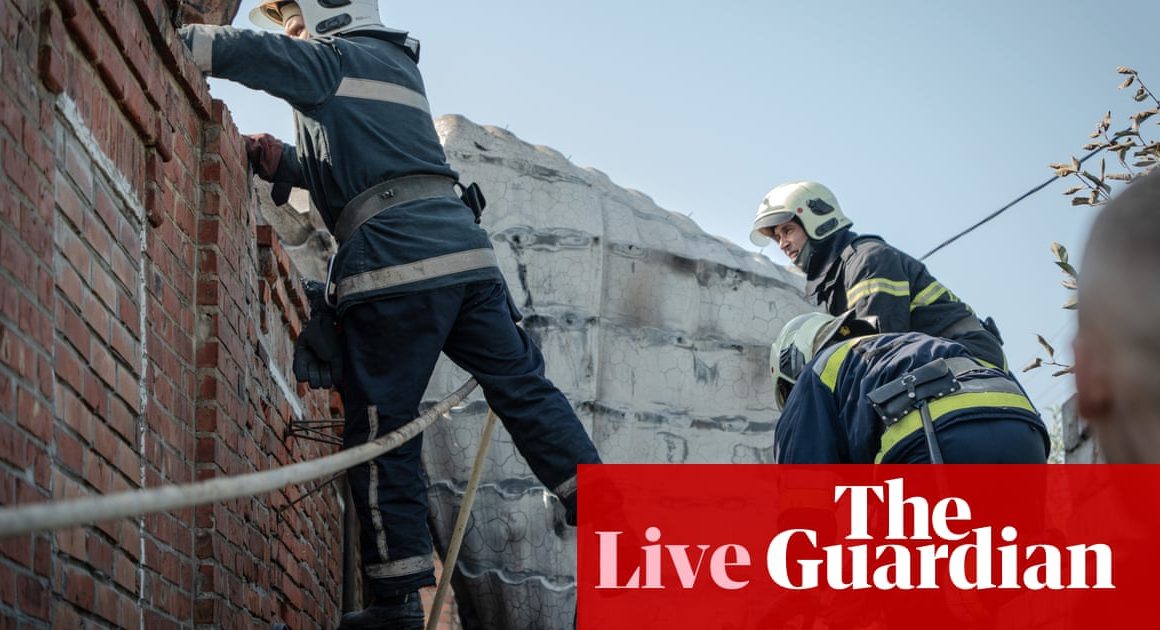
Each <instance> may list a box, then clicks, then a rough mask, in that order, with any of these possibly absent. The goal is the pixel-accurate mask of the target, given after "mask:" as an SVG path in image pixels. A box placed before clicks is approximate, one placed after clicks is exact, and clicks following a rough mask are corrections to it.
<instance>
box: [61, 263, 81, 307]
mask: <svg viewBox="0 0 1160 630" xmlns="http://www.w3.org/2000/svg"><path fill="white" fill-rule="evenodd" d="M56 286H57V288H59V289H60V291H61V293H63V294H64V295H65V297H67V298H68V299H69V301H70V302H71V303H72V304H73V305H74V306H80V305H81V304H83V303H84V302H83V300H84V286H83V284H82V282H81V277H80V276H79V275H77V272H76V270H75V269H73V267H72V265H68V264H58V265H57V270H56Z"/></svg>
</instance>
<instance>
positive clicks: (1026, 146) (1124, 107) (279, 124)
mask: <svg viewBox="0 0 1160 630" xmlns="http://www.w3.org/2000/svg"><path fill="white" fill-rule="evenodd" d="M255 4H256V2H255V0H243V2H242V9H241V12H240V13H239V15H238V20H237V21H236V24H238V25H239V26H242V25H248V21H247V20H246V14H247V13H248V12H249V10H250V8H251V7H253V6H254V5H255ZM380 6H381V8H382V12H383V17H384V21H385V22H386V23H387V24H388V25H390V26H394V27H397V28H402V29H406V30H410V31H411V32H412V34H413V35H414V36H415V37H418V38H419V39H420V40H421V41H422V42H423V55H422V62H421V64H420V68H421V69H422V70H423V73H424V76H425V78H426V82H427V90H428V95H429V99H430V101H431V105H432V110H433V113H434V114H435V115H441V114H451V113H454V114H462V115H464V116H466V117H468V118H469V119H471V120H473V121H474V122H476V123H480V124H490V125H496V126H499V127H505V128H507V129H508V130H510V131H512V132H513V133H515V134H516V135H518V136H519V137H520V138H522V139H523V140H525V141H528V142H531V143H534V144H543V145H547V146H550V147H552V148H554V149H556V150H558V151H560V152H561V153H563V154H564V155H566V156H568V157H569V158H570V159H571V160H572V161H573V162H575V163H576V164H578V165H580V166H590V167H594V168H597V169H599V170H601V171H603V172H605V173H607V174H608V175H609V177H611V178H612V180H613V181H614V182H616V183H617V184H619V185H621V186H624V187H627V188H634V189H636V190H639V191H641V192H644V193H645V194H647V195H649V196H651V197H652V198H653V199H654V200H655V201H656V202H657V203H658V204H659V205H660V206H662V207H664V208H666V209H668V210H672V211H674V212H681V213H684V214H688V215H691V217H692V218H693V220H695V221H696V222H697V223H699V224H700V225H701V227H703V228H704V229H705V230H706V231H707V232H710V233H712V234H716V235H719V236H722V237H724V238H727V239H729V240H731V241H733V242H736V243H738V244H739V245H741V246H742V247H745V248H746V249H756V248H754V247H753V246H751V245H750V244H749V240H748V233H749V225H750V223H751V221H752V219H753V214H754V212H755V210H756V208H757V204H758V202H759V201H760V200H761V198H762V197H763V196H764V195H765V193H766V192H767V191H768V190H769V189H770V188H772V187H773V186H775V185H777V184H779V183H781V182H784V181H788V180H794V179H812V180H816V181H820V182H822V183H825V184H826V185H827V186H829V187H830V188H831V189H832V190H834V192H835V193H836V194H837V196H838V199H839V201H840V203H841V205H842V207H843V209H844V210H845V211H846V212H847V214H849V215H850V216H851V217H852V218H853V219H854V229H855V230H856V231H859V232H862V233H873V234H879V235H881V236H883V237H884V238H886V239H887V240H888V241H889V242H891V243H892V244H894V245H895V246H897V247H900V248H902V249H904V250H906V251H908V252H910V253H911V254H913V255H915V256H918V255H921V254H922V253H924V252H926V251H927V250H929V249H930V248H932V247H933V246H935V245H937V244H938V243H939V242H941V241H942V240H944V239H945V238H947V237H949V236H951V235H952V234H954V233H955V232H957V231H959V230H960V229H962V228H965V227H966V226H969V225H971V224H972V223H974V222H975V221H977V220H978V219H980V218H982V217H983V216H985V215H987V214H989V213H990V212H992V211H993V210H995V209H997V208H999V207H1000V206H1002V205H1004V204H1006V203H1007V202H1009V201H1010V200H1012V199H1014V198H1015V197H1016V196H1018V195H1020V194H1022V193H1023V192H1025V191H1027V190H1028V189H1030V188H1031V187H1033V186H1035V185H1037V184H1039V183H1040V182H1042V181H1043V180H1044V179H1046V178H1047V177H1049V176H1050V175H1051V174H1052V173H1051V171H1050V170H1049V169H1048V168H1047V164H1048V163H1050V162H1056V161H1066V160H1068V159H1069V158H1070V157H1071V156H1072V155H1077V156H1078V155H1082V153H1083V151H1082V150H1081V148H1080V147H1082V145H1083V144H1085V143H1086V142H1088V133H1090V132H1091V131H1092V130H1093V129H1094V127H1095V124H1096V122H1097V121H1098V120H1099V119H1100V118H1102V117H1103V115H1104V114H1105V113H1106V112H1107V111H1108V110H1111V111H1112V116H1113V128H1114V129H1115V128H1119V127H1120V126H1123V123H1124V122H1125V121H1126V117H1127V116H1128V115H1130V114H1132V113H1135V112H1136V111H1138V109H1140V108H1139V107H1138V104H1137V103H1135V102H1134V101H1133V100H1132V98H1131V92H1130V91H1120V90H1117V89H1116V86H1117V85H1118V84H1119V82H1120V80H1121V78H1122V77H1120V76H1119V75H1117V74H1116V73H1115V69H1116V67H1117V66H1120V65H1127V66H1131V67H1133V68H1135V69H1136V70H1138V71H1139V72H1140V74H1141V77H1142V78H1143V79H1144V80H1145V82H1146V83H1148V84H1149V87H1151V88H1152V89H1153V91H1154V92H1158V93H1160V55H1157V52H1156V47H1155V44H1154V43H1153V44H1149V43H1148V42H1149V41H1153V40H1154V38H1155V35H1156V28H1155V27H1156V25H1157V24H1160V2H1157V1H1156V0H1110V1H1106V2H1098V3H1097V2H1093V1H1090V0H1085V1H1077V2H1072V3H1061V2H1058V1H1054V2H1047V1H1042V0H1033V1H1019V2H1016V1H1012V0H1007V1H1004V2H998V1H995V0H975V1H973V2H954V3H952V2H931V1H929V0H923V1H912V0H907V1H890V2H865V1H854V0H848V1H845V0H844V1H831V2H822V1H816V2H795V3H787V2H777V1H769V2H741V1H731V0H723V1H719V2H714V3H707V2H700V3H691V2H657V1H653V0H638V1H636V2H631V3H630V2H623V1H620V2H612V1H606V0H590V1H587V2H576V3H567V4H565V3H558V2H543V1H542V0H541V1H532V0H501V1H499V2H487V3H481V2H429V1H412V2H406V3H404V2H381V3H380ZM211 84H212V86H213V87H212V89H213V94H214V95H215V97H217V98H220V99H222V100H224V101H225V102H226V103H227V104H228V105H229V106H230V109H231V110H232V112H233V114H234V118H235V120H236V122H237V124H238V127H239V128H240V129H241V131H242V132H244V133H253V132H259V131H266V132H270V133H274V134H275V135H278V136H280V137H282V138H285V139H287V140H292V138H293V130H292V126H291V121H290V113H289V110H288V109H287V108H286V107H285V106H284V105H282V104H281V103H280V102H278V101H275V100H273V99H269V98H268V97H265V96H264V95H259V94H257V93H254V92H251V91H249V90H246V89H245V88H241V87H237V86H234V85H231V84H228V83H226V82H220V81H213V82H212V83H211ZM1153 120H1155V119H1153ZM1145 129H1146V130H1147V131H1146V132H1145V133H1146V134H1150V136H1149V137H1150V138H1151V139H1153V140H1155V139H1158V138H1160V128H1157V127H1156V125H1155V124H1153V122H1152V121H1149V122H1148V123H1146V126H1145ZM1112 166H1113V165H1112V164H1109V170H1110V171H1111V170H1117V169H1114V168H1112ZM1096 168H1098V161H1097V163H1096ZM1071 185H1073V184H1072V183H1063V182H1057V183H1055V184H1053V185H1052V186H1050V187H1049V188H1047V189H1045V190H1043V191H1042V192H1040V193H1038V194H1037V195H1035V196H1033V197H1032V198H1031V199H1029V200H1027V201H1025V202H1023V203H1022V204H1020V205H1018V206H1016V207H1015V208H1013V209H1012V210H1010V211H1008V212H1007V213H1005V214H1004V215H1002V216H1001V217H999V218H998V219H996V220H995V221H993V222H991V223H989V224H988V225H986V226H984V227H983V228H981V229H979V230H977V231H975V232H974V233H973V234H971V235H969V236H967V237H966V238H964V239H963V240H961V241H959V242H958V243H956V244H954V245H952V246H950V247H949V248H947V249H945V250H943V251H941V252H939V253H938V254H935V255H934V256H933V257H931V258H930V259H929V260H928V261H927V264H928V266H929V267H930V269H931V271H932V273H934V275H935V276H936V277H937V278H939V280H941V281H942V282H943V283H944V284H946V285H948V286H949V287H951V289H952V290H953V291H954V292H955V293H957V294H958V295H959V296H960V297H962V298H963V299H964V300H966V301H967V302H968V303H970V304H971V305H972V306H973V307H974V308H975V310H976V311H977V312H978V313H980V314H982V315H991V316H993V317H995V319H996V320H997V321H998V322H999V325H1000V327H1001V329H1002V331H1003V335H1004V337H1005V339H1006V351H1007V354H1008V357H1009V359H1010V361H1011V363H1012V364H1013V365H1014V366H1015V367H1016V368H1019V367H1022V366H1023V365H1024V364H1026V363H1027V362H1028V361H1030V360H1031V359H1032V358H1033V357H1034V356H1035V355H1036V354H1037V353H1038V352H1040V348H1039V345H1038V343H1037V342H1036V341H1035V334H1036V333H1042V334H1043V335H1044V336H1045V337H1047V338H1048V339H1049V340H1050V341H1051V343H1053V344H1054V345H1055V346H1056V348H1057V349H1059V350H1060V353H1061V354H1063V355H1065V357H1066V355H1067V354H1068V352H1067V346H1068V345H1069V344H1070V340H1071V334H1072V328H1073V319H1074V318H1073V315H1072V313H1071V312H1069V311H1063V310H1061V309H1060V308H1059V305H1060V304H1061V303H1062V302H1063V301H1064V300H1065V299H1066V298H1067V292H1066V291H1065V290H1064V289H1063V288H1061V287H1060V286H1059V280H1060V279H1061V278H1062V275H1061V274H1060V273H1059V272H1058V270H1057V269H1056V268H1055V266H1054V265H1053V264H1052V262H1051V254H1050V245H1051V242H1052V241H1053V240H1056V241H1060V242H1062V243H1063V244H1065V245H1066V246H1068V247H1069V249H1071V250H1072V251H1073V252H1074V254H1073V257H1075V258H1077V259H1078V255H1077V254H1078V253H1079V250H1080V249H1081V245H1082V241H1083V237H1084V235H1085V234H1086V231H1087V226H1088V224H1089V222H1090V219H1091V217H1092V211H1091V210H1090V209H1087V208H1073V207H1071V206H1070V205H1069V203H1068V200H1067V199H1066V198H1065V197H1063V196H1062V195H1061V192H1062V190H1063V189H1064V188H1067V187H1068V186H1071ZM765 253H766V254H768V255H769V256H770V257H771V258H773V259H774V260H776V261H779V262H782V263H785V262H786V261H785V259H784V258H783V257H782V256H781V254H780V252H777V251H775V250H773V249H772V248H767V249H766V250H765ZM1152 290H1155V289H1154V288H1153V289H1152ZM1021 380H1022V381H1023V383H1024V385H1025V386H1026V387H1027V388H1028V389H1029V391H1030V392H1031V394H1032V396H1033V398H1035V400H1036V402H1037V404H1039V405H1040V406H1041V408H1042V407H1047V406H1050V405H1053V404H1058V403H1060V402H1062V401H1063V400H1064V399H1065V398H1066V397H1067V396H1068V395H1069V394H1070V392H1071V391H1072V388H1073V385H1072V383H1071V380H1070V378H1062V379H1059V378H1052V377H1050V375H1049V372H1048V371H1046V370H1039V371H1037V372H1033V373H1030V374H1026V375H1022V376H1021Z"/></svg>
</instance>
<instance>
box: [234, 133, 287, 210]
mask: <svg viewBox="0 0 1160 630" xmlns="http://www.w3.org/2000/svg"><path fill="white" fill-rule="evenodd" d="M242 139H243V140H245V142H246V158H248V159H249V161H250V167H251V168H253V169H254V174H255V175H257V176H258V177H261V178H262V179H264V180H266V181H268V182H273V183H274V187H273V188H271V189H270V199H271V200H272V201H273V202H274V205H276V206H280V205H282V204H284V203H286V202H287V201H289V200H290V184H287V183H285V182H275V181H274V176H275V174H276V173H277V172H278V166H279V164H281V162H282V141H281V140H279V139H277V138H275V137H274V136H271V135H270V134H268V133H255V134H250V135H245V136H242Z"/></svg>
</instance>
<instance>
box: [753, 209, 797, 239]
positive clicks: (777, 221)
mask: <svg viewBox="0 0 1160 630" xmlns="http://www.w3.org/2000/svg"><path fill="white" fill-rule="evenodd" d="M792 218H793V213H792V212H789V211H780V212H773V213H770V214H767V215H765V216H761V217H757V218H756V219H754V221H753V231H752V232H750V233H749V240H750V241H752V242H753V244H754V245H757V246H758V247H764V246H766V245H769V243H770V241H772V240H773V239H771V238H769V237H768V236H766V235H765V234H763V233H762V232H761V230H762V229H764V228H771V227H777V226H779V225H781V224H782V223H788V222H789V220H790V219H792Z"/></svg>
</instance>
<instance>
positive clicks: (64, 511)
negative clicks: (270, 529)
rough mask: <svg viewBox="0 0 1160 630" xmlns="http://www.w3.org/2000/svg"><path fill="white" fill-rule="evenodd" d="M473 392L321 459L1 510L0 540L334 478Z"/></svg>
mask: <svg viewBox="0 0 1160 630" xmlns="http://www.w3.org/2000/svg"><path fill="white" fill-rule="evenodd" d="M475 387H476V382H475V379H473V378H469V379H467V381H465V382H464V383H463V385H460V386H459V389H457V390H455V391H454V392H452V393H451V394H450V395H449V396H447V397H446V398H444V399H443V400H441V401H439V402H438V403H436V404H435V406H433V407H431V408H430V409H428V410H427V412H426V413H424V414H422V415H420V416H419V417H418V418H415V419H414V420H412V421H410V422H409V423H407V424H405V425H403V426H402V427H400V428H399V429H397V430H395V431H392V432H391V433H388V434H386V435H384V436H383V437H380V438H377V439H375V440H372V441H370V442H367V443H366V444H362V445H359V446H356V447H354V448H350V449H347V450H345V451H340V452H338V453H335V454H333V455H327V456H326V457H320V458H318V459H314V460H310V461H306V462H299V463H297V464H291V465H288V466H282V467H279V468H273V469H270V470H263V471H259V472H253V473H248V474H245V475H238V476H236V477H220V478H217V479H210V480H207V481H201V482H197V483H190V484H185V485H171V486H162V487H159V488H147V489H141V490H130V491H127V492H121V493H117V494H110V495H100V496H91V497H84V498H80V499H71V500H68V501H58V502H52V503H37V504H33V505H23V506H16V507H7V508H0V538H3V537H5V536H16V535H20V534H28V533H32V532H39V531H45V530H53V529H63V528H66V527H75V526H77V525H86V524H92V523H98V522H102V521H112V520H117V519H121V518H128V517H131V516H141V515H143V514H151V513H153V512H167V511H170V510H178V509H181V508H186V507H192V506H195V505H203V504H206V503H216V502H218V501H225V500H227V499H236V498H238V497H245V496H254V495H258V494H262V493H265V492H271V491H273V490H277V489H279V488H282V487H285V486H289V485H292V484H298V483H303V482H306V481H311V480H313V479H318V478H319V477H324V476H326V475H330V474H334V473H337V472H340V471H343V470H346V469H347V468H350V467H351V466H356V465H358V464H361V463H363V462H367V461H370V460H372V459H374V458H376V457H378V456H379V455H382V454H383V453H386V452H387V451H390V450H392V449H395V448H398V447H399V446H400V445H402V444H403V443H404V442H406V441H408V440H410V439H411V438H413V437H415V436H416V435H419V434H420V433H422V432H423V431H424V430H425V429H426V428H427V427H429V426H431V425H432V424H433V423H434V422H435V420H436V419H438V418H439V416H442V415H443V414H445V413H447V412H448V411H450V410H451V408H452V407H454V406H455V405H458V404H459V403H460V402H462V401H463V399H464V398H466V397H467V395H468V394H470V393H471V391H472V390H473V389H475Z"/></svg>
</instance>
